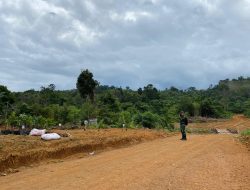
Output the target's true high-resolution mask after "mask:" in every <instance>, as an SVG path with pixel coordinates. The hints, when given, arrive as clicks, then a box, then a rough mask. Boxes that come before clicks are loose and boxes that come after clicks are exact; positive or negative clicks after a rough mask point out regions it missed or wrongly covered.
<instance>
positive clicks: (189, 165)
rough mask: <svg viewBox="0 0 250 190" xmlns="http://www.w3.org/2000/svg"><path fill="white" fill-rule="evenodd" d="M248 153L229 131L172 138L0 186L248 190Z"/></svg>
mask: <svg viewBox="0 0 250 190" xmlns="http://www.w3.org/2000/svg"><path fill="white" fill-rule="evenodd" d="M249 163H250V156H249V151H247V149H246V148H245V146H243V145H242V144H240V143H239V142H238V141H236V140H235V139H234V138H233V137H232V136H230V135H193V136H190V137H189V139H188V141H186V142H183V141H180V140H179V139H178V137H177V136H174V137H169V138H165V139H160V140H155V141H152V142H146V143H142V144H139V145H135V146H132V147H127V148H122V149H117V150H112V151H108V152H104V153H101V154H97V155H94V156H88V157H84V158H81V159H79V158H72V159H70V160H66V161H64V162H60V163H49V164H46V165H41V166H39V167H37V168H30V169H25V170H23V171H21V172H19V173H16V174H12V175H9V176H6V177H1V178H0V184H1V189H2V190H4V189H27V190H28V189H62V190H63V189H99V190H100V189H107V190H108V189H152V190H153V189H173V190H178V189H183V190H184V189H185V190H188V189H190V190H195V189H197V190H201V189H220V190H224V189H225V190H230V189H242V190H248V189H250V181H249V179H250V164H249Z"/></svg>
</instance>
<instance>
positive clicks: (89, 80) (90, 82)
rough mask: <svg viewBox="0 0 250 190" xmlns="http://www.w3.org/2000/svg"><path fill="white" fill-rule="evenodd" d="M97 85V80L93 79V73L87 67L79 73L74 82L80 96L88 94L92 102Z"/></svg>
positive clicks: (83, 96) (84, 96)
mask: <svg viewBox="0 0 250 190" xmlns="http://www.w3.org/2000/svg"><path fill="white" fill-rule="evenodd" d="M97 85H98V82H97V81H96V80H94V79H93V74H92V73H91V72H90V71H89V70H88V69H87V70H83V71H82V72H81V73H80V75H79V77H78V79H77V83H76V87H77V89H78V91H79V92H80V95H81V97H82V98H84V99H85V98H86V97H87V96H88V97H89V98H90V99H91V101H92V102H93V101H94V90H95V88H96V86H97Z"/></svg>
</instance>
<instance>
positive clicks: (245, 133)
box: [241, 129, 250, 136]
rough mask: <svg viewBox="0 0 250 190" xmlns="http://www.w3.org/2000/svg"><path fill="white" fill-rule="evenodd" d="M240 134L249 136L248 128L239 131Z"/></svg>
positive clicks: (249, 130)
mask: <svg viewBox="0 0 250 190" xmlns="http://www.w3.org/2000/svg"><path fill="white" fill-rule="evenodd" d="M241 136H250V129H246V130H244V131H242V132H241Z"/></svg>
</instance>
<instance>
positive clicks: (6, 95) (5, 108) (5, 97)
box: [0, 85, 14, 121]
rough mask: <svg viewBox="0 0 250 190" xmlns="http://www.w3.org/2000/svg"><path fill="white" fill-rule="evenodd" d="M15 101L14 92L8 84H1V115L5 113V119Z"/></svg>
mask: <svg viewBox="0 0 250 190" xmlns="http://www.w3.org/2000/svg"><path fill="white" fill-rule="evenodd" d="M13 103H14V97H13V94H12V93H11V92H10V91H9V90H8V88H7V87H6V86H2V85H0V116H1V115H2V114H3V115H4V117H5V121H6V120H7V116H8V114H9V113H10V110H11V105H12V104H13Z"/></svg>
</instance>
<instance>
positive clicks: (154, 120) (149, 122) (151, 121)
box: [141, 112, 159, 129]
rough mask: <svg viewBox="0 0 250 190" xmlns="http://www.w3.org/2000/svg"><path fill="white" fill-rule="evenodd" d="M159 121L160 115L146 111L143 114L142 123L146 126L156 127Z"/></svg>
mask: <svg viewBox="0 0 250 190" xmlns="http://www.w3.org/2000/svg"><path fill="white" fill-rule="evenodd" d="M158 122H159V116H158V115H156V114H153V113H151V112H145V113H143V114H142V121H141V124H142V126H143V127H146V128H149V129H151V128H155V127H156V126H157V124H158Z"/></svg>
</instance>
